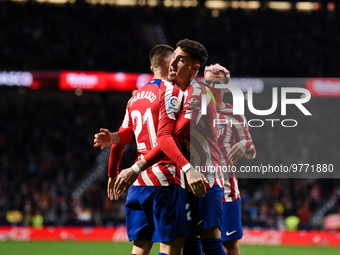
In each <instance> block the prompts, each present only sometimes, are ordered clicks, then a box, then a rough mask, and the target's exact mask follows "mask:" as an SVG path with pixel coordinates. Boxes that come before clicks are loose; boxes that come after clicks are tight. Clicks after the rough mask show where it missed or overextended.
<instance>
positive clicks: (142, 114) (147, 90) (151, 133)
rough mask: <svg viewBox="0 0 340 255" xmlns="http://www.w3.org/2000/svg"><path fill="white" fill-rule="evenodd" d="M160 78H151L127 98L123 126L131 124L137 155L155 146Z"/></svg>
mask: <svg viewBox="0 0 340 255" xmlns="http://www.w3.org/2000/svg"><path fill="white" fill-rule="evenodd" d="M161 82H162V80H161V79H153V80H151V81H150V82H149V83H147V84H145V85H144V86H143V87H141V88H140V89H139V90H137V92H136V93H135V94H134V96H133V97H132V98H131V99H130V100H129V102H128V105H127V113H126V115H125V118H124V124H123V126H124V127H129V126H132V128H133V132H134V134H135V139H136V145H137V151H138V157H140V156H141V155H145V154H147V153H148V152H150V151H151V150H152V148H153V147H155V146H156V144H157V143H156V131H157V128H158V120H159V86H160V83H161Z"/></svg>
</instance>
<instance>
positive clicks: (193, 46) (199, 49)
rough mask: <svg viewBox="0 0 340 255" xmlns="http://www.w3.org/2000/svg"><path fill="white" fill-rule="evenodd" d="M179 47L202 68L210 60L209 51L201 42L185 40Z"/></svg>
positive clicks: (180, 42) (178, 44)
mask: <svg viewBox="0 0 340 255" xmlns="http://www.w3.org/2000/svg"><path fill="white" fill-rule="evenodd" d="M177 47H180V48H181V49H182V50H183V51H185V52H186V53H188V54H189V55H190V57H191V59H192V60H193V61H194V62H198V64H199V65H200V66H203V65H204V64H205V62H206V61H207V59H208V52H207V50H206V49H205V48H204V46H203V45H202V44H200V43H199V42H196V41H191V40H189V39H183V40H180V41H179V42H178V43H177Z"/></svg>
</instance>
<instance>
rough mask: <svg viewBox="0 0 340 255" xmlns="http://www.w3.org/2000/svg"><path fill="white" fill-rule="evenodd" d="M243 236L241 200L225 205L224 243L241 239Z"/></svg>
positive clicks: (223, 221)
mask: <svg viewBox="0 0 340 255" xmlns="http://www.w3.org/2000/svg"><path fill="white" fill-rule="evenodd" d="M242 236H243V230H242V222H241V199H239V198H238V199H236V200H235V201H234V202H224V203H223V220H222V231H221V238H222V242H224V241H229V240H236V239H241V237H242Z"/></svg>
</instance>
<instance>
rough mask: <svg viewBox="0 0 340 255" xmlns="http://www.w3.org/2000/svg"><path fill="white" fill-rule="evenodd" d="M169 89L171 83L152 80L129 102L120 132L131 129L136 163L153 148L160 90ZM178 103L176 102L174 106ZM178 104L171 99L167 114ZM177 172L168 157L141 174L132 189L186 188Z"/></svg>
mask: <svg viewBox="0 0 340 255" xmlns="http://www.w3.org/2000/svg"><path fill="white" fill-rule="evenodd" d="M168 85H170V86H172V85H171V84H170V83H168V82H166V81H164V80H160V79H153V80H152V81H150V82H149V83H147V84H146V85H144V86H143V87H141V88H140V89H139V90H138V91H137V92H136V93H135V95H134V96H133V97H132V98H131V99H130V100H129V102H128V104H127V108H126V114H125V117H124V121H123V124H122V128H128V127H131V126H132V128H133V131H134V134H135V139H136V145H137V151H138V155H137V160H140V159H142V158H143V157H144V156H145V155H146V154H148V153H149V152H150V151H151V150H152V149H153V148H154V147H155V146H156V145H157V142H156V137H157V130H158V124H159V118H160V88H161V87H164V86H168ZM176 100H177V102H176ZM180 103H181V102H180V100H179V99H178V98H176V97H173V106H171V107H170V108H171V109H169V111H172V112H174V113H175V112H177V111H178V104H180ZM180 172H181V171H180V170H179V169H177V168H176V166H175V164H174V163H173V161H172V160H170V159H169V158H168V157H165V158H164V159H163V160H161V161H159V162H158V163H157V164H154V165H153V166H152V167H149V168H148V169H147V170H145V171H143V172H142V173H141V174H140V175H139V176H138V178H137V180H136V181H135V182H134V184H133V185H135V186H168V185H170V184H173V183H175V184H178V185H180V186H181V187H183V188H185V184H184V176H182V178H183V180H181V179H182V178H181V176H180Z"/></svg>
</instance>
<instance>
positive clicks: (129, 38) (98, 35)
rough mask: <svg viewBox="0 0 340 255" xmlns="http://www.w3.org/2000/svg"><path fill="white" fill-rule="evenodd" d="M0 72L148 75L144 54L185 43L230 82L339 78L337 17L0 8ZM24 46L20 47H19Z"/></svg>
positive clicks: (102, 7)
mask: <svg viewBox="0 0 340 255" xmlns="http://www.w3.org/2000/svg"><path fill="white" fill-rule="evenodd" d="M0 6H1V7H0V34H1V37H0V59H1V62H0V69H3V70H51V69H53V70H65V69H66V70H102V71H127V70H129V72H149V62H148V59H147V57H146V56H148V53H149V50H150V49H151V48H152V47H153V46H154V45H155V44H158V43H159V42H162V43H167V44H169V45H171V46H175V44H176V43H177V41H179V40H180V39H183V38H190V39H192V40H196V41H199V42H201V43H202V44H203V45H205V47H206V48H207V50H208V52H209V59H208V63H207V64H211V63H216V62H217V63H220V64H221V65H223V66H227V67H228V68H229V70H230V72H231V74H232V75H234V76H250V77H253V76H257V77H272V76H275V77H320V76H323V77H339V76H340V71H339V68H337V67H338V66H339V64H340V63H339V61H340V60H339V59H340V55H339V54H340V53H339V51H338V45H339V44H340V34H339V29H340V28H339V24H340V22H339V15H338V11H337V10H335V11H334V12H329V11H327V10H318V11H314V12H298V11H274V10H271V9H264V8H260V9H258V10H253V11H245V10H241V9H231V8H230V9H226V10H225V11H221V12H220V15H219V16H218V17H213V16H212V12H211V10H209V9H205V8H203V7H202V8H201V7H195V8H163V7H155V8H151V7H140V6H136V7H133V8H126V7H125V8H124V7H115V6H110V5H88V4H85V3H84V4H67V5H61V6H56V5H48V4H39V3H21V4H17V3H12V2H7V1H1V2H0ZM23 46H24V47H23Z"/></svg>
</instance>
